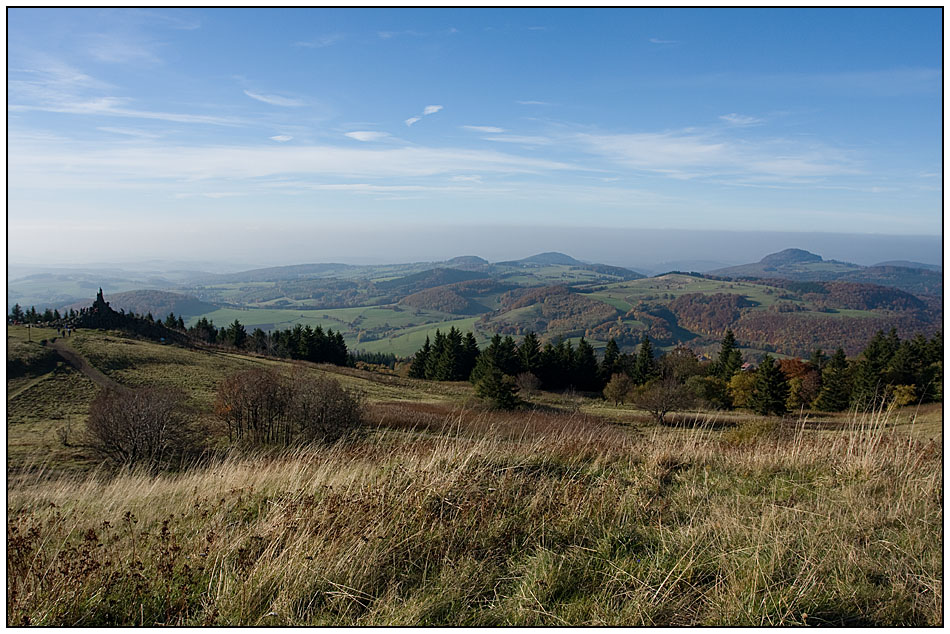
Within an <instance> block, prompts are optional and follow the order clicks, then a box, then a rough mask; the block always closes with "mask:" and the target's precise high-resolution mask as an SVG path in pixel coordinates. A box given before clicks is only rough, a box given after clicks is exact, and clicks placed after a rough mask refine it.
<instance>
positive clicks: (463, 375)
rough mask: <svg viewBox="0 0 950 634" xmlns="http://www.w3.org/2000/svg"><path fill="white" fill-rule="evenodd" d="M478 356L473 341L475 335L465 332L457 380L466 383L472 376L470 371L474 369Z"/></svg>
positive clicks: (475, 343) (476, 347)
mask: <svg viewBox="0 0 950 634" xmlns="http://www.w3.org/2000/svg"><path fill="white" fill-rule="evenodd" d="M478 355H479V350H478V343H477V342H476V341H475V335H473V334H472V332H471V331H469V332H466V333H465V338H464V339H463V340H462V354H461V357H460V359H459V374H460V379H459V380H461V381H467V380H468V378H469V377H470V376H472V370H474V369H475V363H477V361H478Z"/></svg>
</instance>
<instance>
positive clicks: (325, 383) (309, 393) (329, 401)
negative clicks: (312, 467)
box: [288, 373, 363, 444]
mask: <svg viewBox="0 0 950 634" xmlns="http://www.w3.org/2000/svg"><path fill="white" fill-rule="evenodd" d="M288 397H289V403H288V417H289V419H290V421H291V422H292V424H293V431H294V432H295V436H296V440H298V441H304V442H313V441H321V442H333V441H336V440H339V439H340V438H342V437H343V436H345V435H347V434H350V433H352V432H353V431H355V430H356V429H357V428H358V427H359V426H360V424H361V423H362V422H363V400H362V398H360V396H359V395H356V394H353V393H351V392H349V391H348V390H346V389H345V388H344V387H343V386H342V385H340V382H339V381H337V380H336V379H332V378H329V377H314V376H306V375H304V374H303V373H300V374H297V375H296V376H294V377H293V379H292V380H291V382H290V389H289V390H288ZM291 440H294V439H291ZM288 444H289V443H288Z"/></svg>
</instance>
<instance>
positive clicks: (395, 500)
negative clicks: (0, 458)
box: [7, 333, 943, 626]
mask: <svg viewBox="0 0 950 634" xmlns="http://www.w3.org/2000/svg"><path fill="white" fill-rule="evenodd" d="M69 343H70V345H73V346H74V347H75V349H76V350H80V351H82V353H83V354H84V355H86V356H87V358H88V359H89V360H90V361H93V362H94V364H96V367H98V368H99V369H101V370H102V371H103V372H105V373H106V374H107V375H109V376H110V377H111V378H114V379H115V380H117V381H119V382H122V383H125V384H128V385H131V386H136V385H145V384H150V383H153V382H154V383H158V384H168V385H177V386H179V387H185V388H187V389H188V390H189V391H188V393H189V396H190V399H191V400H192V401H193V402H194V403H195V404H197V405H201V404H202V403H209V402H210V398H211V397H212V395H213V390H214V386H215V385H216V381H217V380H220V377H222V376H223V375H225V374H227V372H229V371H231V370H233V369H235V368H237V369H240V368H243V367H251V366H253V365H254V364H261V363H275V362H273V361H269V360H262V359H256V358H253V357H244V356H242V355H222V354H214V353H205V352H193V351H188V350H184V349H180V348H174V347H171V346H159V345H157V344H148V343H144V342H134V341H130V340H125V339H123V338H121V337H118V336H113V335H110V334H103V333H80V334H79V335H77V336H76V338H75V339H72V340H70V342H69ZM310 371H312V372H316V373H322V372H332V373H333V374H335V375H336V376H337V377H339V378H340V379H341V380H343V381H344V382H345V383H346V384H347V385H348V386H349V387H351V388H359V389H362V390H363V391H364V392H365V393H366V394H367V401H368V405H367V412H366V421H367V425H366V429H365V432H364V433H363V434H361V435H359V436H358V437H356V438H351V439H348V440H346V441H344V442H340V443H338V444H336V445H333V446H309V447H301V448H297V449H293V450H286V451H269V452H265V451H257V452H254V451H241V452H239V451H231V452H225V451H222V452H219V453H218V454H217V455H216V457H215V458H214V459H213V460H211V461H210V462H206V463H203V464H200V465H195V466H193V467H191V468H187V469H183V470H181V471H179V472H174V473H164V474H158V475H155V474H149V473H145V472H139V471H115V470H108V469H106V468H104V467H100V466H96V465H94V464H93V463H91V462H90V461H89V460H88V458H87V457H84V456H83V455H82V454H81V452H79V451H78V450H69V449H68V448H63V447H61V446H60V447H58V448H57V447H56V434H55V433H54V432H53V431H51V430H52V429H53V428H54V427H55V426H56V425H58V424H59V423H60V422H61V420H62V418H61V417H63V416H67V417H68V416H72V417H74V419H75V420H76V424H79V423H80V422H81V420H82V419H83V415H84V414H83V411H84V407H88V402H89V399H91V398H92V396H94V394H95V390H96V388H95V386H94V385H92V384H91V383H90V384H89V385H86V384H85V383H84V382H83V381H84V380H85V378H84V377H83V376H82V375H79V374H78V373H76V372H75V371H74V370H72V369H70V368H63V367H57V369H55V370H53V371H51V372H50V373H48V375H44V376H43V377H42V378H41V379H40V380H38V381H37V382H36V383H35V384H33V385H30V384H28V383H22V382H21V383H19V384H18V387H17V390H19V391H17V392H16V393H14V392H11V391H10V389H9V388H10V386H9V385H8V404H7V407H8V413H9V414H10V422H9V424H8V438H9V442H10V447H11V461H12V460H13V458H14V457H15V456H16V457H17V460H18V462H17V468H16V469H15V470H13V471H10V472H9V474H8V483H9V486H8V497H7V518H8V521H7V624H8V625H11V626H16V625H27V624H30V625H46V626H109V625H126V626H128V625H146V626H149V625H273V626H279V625H337V626H339V625H475V626H478V625H482V626H489V625H522V626H538V625H629V626H661V625H756V626H772V625H785V626H796V625H848V626H887V625H891V626H927V625H930V626H939V625H942V624H943V613H942V606H943V541H942V540H943V505H942V500H943V479H942V460H943V452H942V434H941V433H940V430H941V429H942V410H941V409H940V407H939V405H937V406H932V407H929V408H927V409H923V410H920V411H916V412H915V411H914V410H900V411H882V412H873V413H869V414H857V413H854V414H850V415H848V416H842V417H836V418H833V419H828V420H825V421H824V422H822V421H820V420H818V421H812V420H809V419H807V418H802V419H796V418H794V417H793V418H790V419H787V420H786V421H778V420H766V419H761V418H754V417H751V416H746V417H737V418H736V419H735V420H729V421H724V420H719V419H718V418H717V415H714V414H711V413H692V414H686V415H683V416H681V417H680V418H678V419H676V420H675V421H674V422H676V423H677V424H676V425H670V426H663V427H658V426H655V425H652V424H651V423H649V421H648V419H647V418H646V417H644V416H643V415H642V412H636V411H635V410H632V409H630V408H610V407H607V406H605V405H601V404H597V403H595V402H593V401H591V400H590V399H586V400H585V399H581V398H579V397H575V396H570V395H564V396H554V395H551V396H545V397H544V398H543V399H541V402H540V403H539V406H538V407H537V408H535V409H533V410H526V411H519V412H511V413H502V412H492V411H486V410H484V409H482V407H481V406H480V405H478V404H476V403H475V402H474V401H473V400H472V399H471V393H470V390H469V388H467V386H464V385H461V384H457V385H456V384H449V385H435V384H428V383H426V382H421V381H413V380H408V379H401V378H399V377H388V376H384V375H370V374H369V373H365V372H360V371H356V370H335V369H329V368H321V367H313V368H311V369H310ZM216 377H217V378H216ZM30 380H33V381H36V378H33V379H30ZM18 381H19V379H18ZM11 394H14V395H13V396H12V397H11ZM44 400H47V401H48V403H47V404H46V405H45V409H43V408H42V407H40V405H41V403H42V401H44ZM915 414H916V415H915ZM57 417H60V418H57ZM30 425H32V427H31V426H30ZM44 429H45V430H46V433H47V435H48V437H43V436H42V434H41V433H39V432H40V431H41V430H44ZM14 448H16V451H14ZM51 451H52V452H53V453H50V452H51ZM71 451H72V452H73V453H70V452H71ZM11 464H12V462H11Z"/></svg>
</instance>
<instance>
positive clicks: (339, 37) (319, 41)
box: [293, 33, 346, 48]
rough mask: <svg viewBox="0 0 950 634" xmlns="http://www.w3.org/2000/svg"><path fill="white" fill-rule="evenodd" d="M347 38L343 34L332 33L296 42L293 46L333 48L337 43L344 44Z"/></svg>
mask: <svg viewBox="0 0 950 634" xmlns="http://www.w3.org/2000/svg"><path fill="white" fill-rule="evenodd" d="M345 37H346V36H344V35H343V34H342V33H331V34H329V35H321V36H320V37H316V38H314V39H312V40H306V41H301V42H294V43H293V46H296V47H298V48H326V47H327V46H333V45H334V44H336V43H337V42H342V41H343V40H344V39H345Z"/></svg>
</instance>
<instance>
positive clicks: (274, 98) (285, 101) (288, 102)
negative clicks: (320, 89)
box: [244, 90, 303, 108]
mask: <svg viewBox="0 0 950 634" xmlns="http://www.w3.org/2000/svg"><path fill="white" fill-rule="evenodd" d="M244 94H245V95H247V96H248V97H250V98H251V99H257V100H258V101H263V102H264V103H266V104H270V105H272V106H282V107H284V108H296V107H298V106H302V105H303V102H302V101H301V100H299V99H291V98H289V97H281V96H279V95H262V94H260V93H256V92H251V91H250V90H245V91H244Z"/></svg>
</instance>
